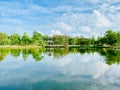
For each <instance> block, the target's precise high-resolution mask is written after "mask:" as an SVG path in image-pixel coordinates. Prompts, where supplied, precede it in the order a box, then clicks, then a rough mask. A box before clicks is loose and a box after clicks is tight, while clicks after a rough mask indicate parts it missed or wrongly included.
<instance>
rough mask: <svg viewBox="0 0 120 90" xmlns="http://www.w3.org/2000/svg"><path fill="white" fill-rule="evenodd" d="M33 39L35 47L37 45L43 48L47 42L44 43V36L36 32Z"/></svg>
mask: <svg viewBox="0 0 120 90" xmlns="http://www.w3.org/2000/svg"><path fill="white" fill-rule="evenodd" d="M32 39H33V43H34V44H35V45H37V46H42V45H44V44H45V42H44V40H43V36H42V34H41V33H39V32H36V31H35V32H34V33H33V37H32Z"/></svg>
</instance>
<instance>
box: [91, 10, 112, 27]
mask: <svg viewBox="0 0 120 90" xmlns="http://www.w3.org/2000/svg"><path fill="white" fill-rule="evenodd" d="M93 13H94V15H95V25H96V26H97V27H100V28H102V27H109V26H111V25H112V22H111V21H110V20H109V19H108V18H107V17H105V15H103V14H101V13H100V12H99V11H97V10H94V11H93Z"/></svg>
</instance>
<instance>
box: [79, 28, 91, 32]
mask: <svg viewBox="0 0 120 90" xmlns="http://www.w3.org/2000/svg"><path fill="white" fill-rule="evenodd" d="M80 28H81V30H82V31H83V32H86V33H89V32H91V30H90V28H89V27H88V26H81V27H80Z"/></svg>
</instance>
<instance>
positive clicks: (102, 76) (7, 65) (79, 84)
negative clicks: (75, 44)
mask: <svg viewBox="0 0 120 90" xmlns="http://www.w3.org/2000/svg"><path fill="white" fill-rule="evenodd" d="M119 63H120V51H119V50H109V49H97V50H95V49H92V50H83V49H82V50H81V49H74V48H73V49H68V48H64V49H0V90H120V65H119Z"/></svg>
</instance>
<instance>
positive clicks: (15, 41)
mask: <svg viewBox="0 0 120 90" xmlns="http://www.w3.org/2000/svg"><path fill="white" fill-rule="evenodd" d="M10 40H11V45H19V44H20V36H19V34H12V35H11V36H10Z"/></svg>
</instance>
